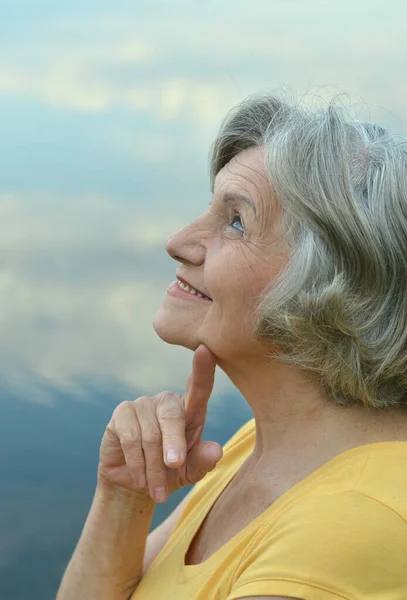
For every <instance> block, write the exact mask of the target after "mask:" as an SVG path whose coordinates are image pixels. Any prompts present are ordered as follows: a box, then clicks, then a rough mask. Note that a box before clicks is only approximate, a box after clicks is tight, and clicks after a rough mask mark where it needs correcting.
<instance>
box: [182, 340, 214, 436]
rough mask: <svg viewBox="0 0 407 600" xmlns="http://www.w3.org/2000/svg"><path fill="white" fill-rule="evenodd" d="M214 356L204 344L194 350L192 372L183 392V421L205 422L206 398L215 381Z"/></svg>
mask: <svg viewBox="0 0 407 600" xmlns="http://www.w3.org/2000/svg"><path fill="white" fill-rule="evenodd" d="M215 369H216V357H215V355H214V354H213V352H211V350H209V348H207V347H206V346H205V345H204V344H200V346H198V348H197V349H196V350H195V353H194V359H193V361H192V373H191V375H190V376H189V377H188V381H187V386H186V393H185V398H186V402H185V421H186V424H188V425H191V424H193V425H194V426H197V425H203V424H204V423H205V417H206V409H207V405H208V400H209V398H210V396H211V393H212V389H213V384H214V381H215Z"/></svg>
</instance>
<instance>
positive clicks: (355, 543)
mask: <svg viewBox="0 0 407 600" xmlns="http://www.w3.org/2000/svg"><path fill="white" fill-rule="evenodd" d="M406 586H407V524H406V522H405V521H404V520H403V519H402V518H401V517H400V515H399V514H398V513H397V512H395V511H394V510H393V509H391V508H389V507H388V506H385V505H383V504H381V503H380V502H377V501H375V500H372V499H371V498H368V497H366V496H365V495H363V494H361V493H360V492H358V491H355V490H350V491H345V492H342V493H337V494H331V495H327V496H325V497H323V496H319V497H306V498H302V499H299V500H298V502H296V503H295V504H294V505H292V506H291V507H289V508H288V509H287V510H285V511H280V512H278V513H277V514H275V516H274V518H273V519H271V518H270V519H268V520H267V523H266V524H265V525H264V526H263V527H262V528H261V530H260V531H259V532H258V534H257V535H256V536H255V537H254V538H253V540H252V542H251V544H250V546H249V548H247V551H246V553H245V555H244V557H243V559H242V561H241V563H240V565H239V569H238V572H237V574H236V580H235V586H234V589H233V595H231V598H233V599H236V600H237V599H238V598H241V597H246V598H250V597H251V596H252V597H254V598H255V597H256V593H257V594H258V593H259V592H261V593H263V594H265V595H266V596H267V595H268V596H269V597H270V598H272V597H273V593H274V594H276V595H277V597H279V596H280V597H281V598H285V596H284V593H286V594H287V592H289V593H290V594H291V596H292V597H293V598H297V597H298V598H302V599H305V598H306V599H307V600H308V598H309V599H314V598H321V599H322V598H323V599H324V600H325V598H326V599H328V598H329V599H331V598H335V599H336V598H348V597H349V598H353V599H354V600H356V599H359V598H362V597H363V598H365V597H366V598H370V597H373V596H375V595H377V597H381V594H385V593H388V590H389V589H393V590H397V592H399V591H401V590H405V589H406ZM321 590H325V591H324V593H322V591H321ZM318 594H319V595H318ZM364 594H365V595H364ZM278 595H279V596H278ZM383 597H384V595H383Z"/></svg>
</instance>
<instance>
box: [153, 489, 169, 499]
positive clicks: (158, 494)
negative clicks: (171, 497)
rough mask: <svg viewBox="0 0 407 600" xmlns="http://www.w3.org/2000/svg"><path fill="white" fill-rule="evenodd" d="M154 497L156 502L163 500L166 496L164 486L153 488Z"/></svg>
mask: <svg viewBox="0 0 407 600" xmlns="http://www.w3.org/2000/svg"><path fill="white" fill-rule="evenodd" d="M154 497H155V500H156V502H164V501H165V499H166V497H167V491H166V489H165V488H156V489H155V490H154Z"/></svg>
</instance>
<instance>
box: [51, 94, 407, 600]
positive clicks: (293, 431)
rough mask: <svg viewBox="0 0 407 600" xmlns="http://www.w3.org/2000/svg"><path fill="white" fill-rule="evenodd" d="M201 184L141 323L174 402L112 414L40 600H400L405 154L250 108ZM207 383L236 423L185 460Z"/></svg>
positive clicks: (230, 128) (340, 117)
mask: <svg viewBox="0 0 407 600" xmlns="http://www.w3.org/2000/svg"><path fill="white" fill-rule="evenodd" d="M211 178H212V188H213V201H212V203H211V205H210V208H209V210H208V211H207V212H205V213H204V214H203V215H202V216H200V217H199V218H198V219H197V220H195V221H194V222H192V223H190V224H189V225H187V226H186V227H185V228H184V229H182V230H181V231H179V232H178V233H176V234H174V235H173V236H172V237H171V238H170V239H169V240H168V242H167V251H168V252H169V254H170V255H171V256H172V258H174V260H175V261H177V262H178V263H180V266H179V268H178V270H177V281H176V282H174V283H173V284H171V285H170V287H169V288H168V290H167V294H166V296H165V299H164V302H163V306H162V307H161V309H160V310H159V312H158V313H157V315H156V317H155V319H154V328H155V331H156V332H157V334H158V335H159V336H160V337H161V338H162V339H163V340H164V341H165V342H167V343H170V344H178V345H180V346H184V347H186V348H189V349H190V350H192V351H194V360H193V371H192V374H191V377H190V378H189V379H188V382H187V387H186V393H185V395H182V396H179V395H176V394H172V393H170V392H162V393H159V394H157V396H154V397H152V398H146V397H141V398H138V399H137V400H135V401H133V402H124V403H122V404H120V405H119V406H118V407H117V408H116V410H115V411H114V413H113V416H112V419H111V421H110V423H109V425H108V427H107V429H106V432H105V435H104V438H103V441H102V445H101V452H100V463H99V470H98V485H97V488H96V492H95V497H94V501H93V504H92V507H91V510H90V513H89V516H88V518H87V521H86V524H85V527H84V530H83V532H82V535H81V538H80V540H79V542H78V546H77V549H76V550H75V553H74V555H73V557H72V559H71V561H70V563H69V565H68V568H67V570H66V572H65V575H64V578H63V580H62V583H61V587H60V590H59V593H58V600H127V599H129V598H131V599H132V600H215V599H216V600H237V599H239V598H247V599H250V600H255V599H258V598H263V599H264V598H268V599H269V600H271V599H274V600H276V599H280V600H281V599H288V598H291V599H293V598H295V599H297V600H362V598H363V599H367V598H369V599H373V598H374V599H375V600H405V599H406V598H407V476H406V473H407V443H406V442H407V411H406V410H405V408H406V406H407V293H406V284H407V259H406V256H407V146H406V143H405V142H403V141H402V140H401V139H400V138H396V137H394V136H391V135H389V134H388V133H387V132H386V131H385V130H384V129H383V128H381V127H379V126H376V125H373V124H369V123H362V122H360V121H357V120H354V119H352V118H351V117H350V116H349V115H348V112H347V111H346V110H344V109H343V108H341V107H338V106H336V104H335V103H331V104H330V105H329V106H328V107H327V108H325V109H320V110H311V109H310V108H306V107H303V106H301V105H299V104H296V103H292V102H290V101H287V100H284V99H280V98H279V97H275V96H267V95H266V96H255V97H251V98H249V99H248V100H246V101H245V102H243V103H242V104H241V105H240V106H239V107H238V108H237V109H236V110H234V111H233V112H232V113H231V114H230V115H229V116H228V117H227V119H226V120H225V122H224V123H223V126H222V128H221V131H220V133H219V135H218V137H217V139H216V141H215V143H214V146H213V152H212V159H211ZM216 365H218V366H219V367H220V368H221V369H222V370H223V371H224V372H225V373H226V375H227V376H228V377H229V378H230V380H231V382H232V383H233V384H234V385H235V386H236V388H237V389H238V390H239V391H240V392H241V393H242V395H243V396H244V398H245V399H246V401H247V402H248V403H249V405H250V407H251V409H252V411H253V415H254V418H253V419H251V420H250V421H249V422H248V423H246V424H245V425H244V426H243V427H242V428H241V429H240V430H239V431H237V432H236V434H235V435H234V436H233V437H232V439H230V440H229V442H228V443H227V444H226V445H225V446H224V447H223V449H222V448H221V447H220V446H219V444H217V443H215V442H201V435H202V430H203V426H204V423H205V417H206V408H207V402H208V399H209V396H210V394H211V390H212V385H213V378H214V371H215V367H216ZM230 410H231V411H233V410H234V409H233V406H230ZM190 483H194V484H196V485H195V486H194V487H193V488H192V490H191V491H190V492H189V493H188V495H187V496H186V498H184V500H183V501H182V502H181V503H180V505H179V506H178V508H177V509H176V510H175V511H174V512H173V513H172V514H171V516H170V517H169V518H168V519H167V520H166V521H165V522H164V523H162V524H161V525H160V526H159V527H158V528H157V529H156V530H155V531H153V532H152V533H151V534H150V535H148V530H149V526H150V523H151V517H152V514H153V512H154V507H155V505H156V502H164V501H165V500H166V498H167V497H168V494H170V493H172V492H173V491H175V490H177V489H179V488H181V487H182V486H185V485H188V484H190Z"/></svg>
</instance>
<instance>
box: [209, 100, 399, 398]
mask: <svg viewBox="0 0 407 600" xmlns="http://www.w3.org/2000/svg"><path fill="white" fill-rule="evenodd" d="M252 147H264V148H265V151H266V169H267V171H268V174H269V178H270V184H271V186H272V188H273V190H274V192H275V196H276V198H277V200H278V202H279V203H280V205H281V206H282V208H283V215H284V216H283V226H284V230H285V233H286V240H287V243H288V245H289V248H290V260H289V262H288V264H287V266H286V268H284V269H283V270H282V272H281V273H280V275H279V276H278V278H277V279H276V280H275V281H274V282H273V284H272V285H271V286H270V287H269V288H268V289H267V290H265V291H264V293H263V294H262V295H261V296H260V298H259V305H258V309H257V311H256V314H255V333H256V335H257V336H259V337H260V338H262V339H264V340H265V341H266V342H270V344H271V346H273V347H274V348H279V349H280V350H282V352H281V353H277V352H274V353H272V354H269V355H268V356H271V357H276V358H278V359H279V360H282V361H283V362H285V363H287V364H290V365H293V366H295V367H299V368H301V369H304V370H306V371H308V372H309V374H310V376H311V377H312V378H314V379H316V380H317V381H318V382H319V383H320V384H322V386H323V389H324V390H325V392H326V393H327V395H328V397H329V398H330V399H331V400H332V401H334V402H335V403H337V404H361V405H363V406H365V407H367V408H368V407H371V408H390V407H404V406H407V394H406V392H407V289H406V288H407V285H406V284H407V142H406V139H403V138H402V137H401V136H395V135H392V134H390V133H388V132H387V131H386V130H385V129H383V128H382V127H379V126H378V125H374V124H371V123H363V122H361V121H358V120H356V119H355V118H353V117H352V115H351V111H350V110H349V109H348V108H345V107H344V106H342V105H339V104H338V102H337V101H335V100H333V101H331V102H330V103H329V104H328V106H327V107H325V108H318V109H312V108H310V107H307V106H305V105H303V104H300V103H299V102H295V101H293V100H291V99H290V100H288V99H287V98H285V97H282V98H280V97H279V96H277V95H270V94H267V95H256V96H251V97H249V98H248V99H246V100H245V101H244V102H242V103H241V104H240V105H239V106H238V107H236V108H235V109H233V111H231V113H229V114H228V115H227V117H226V119H225V120H224V122H223V124H222V126H221V129H220V132H219V134H218V136H217V138H216V140H215V142H214V144H213V146H212V149H211V163H210V167H211V183H212V187H213V183H214V179H215V177H216V175H217V173H218V172H219V171H220V170H221V169H222V167H223V166H224V165H225V164H227V163H228V162H229V161H230V160H231V158H233V157H234V156H235V155H236V154H238V153H239V152H241V151H243V150H246V149H248V148H252ZM270 201H271V200H270Z"/></svg>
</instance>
